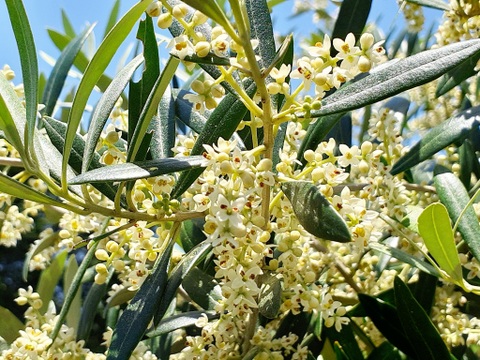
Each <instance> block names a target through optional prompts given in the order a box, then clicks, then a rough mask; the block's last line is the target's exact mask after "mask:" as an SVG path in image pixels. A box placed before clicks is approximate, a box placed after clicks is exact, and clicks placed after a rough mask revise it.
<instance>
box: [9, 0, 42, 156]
mask: <svg viewBox="0 0 480 360" xmlns="http://www.w3.org/2000/svg"><path fill="white" fill-rule="evenodd" d="M5 2H6V4H7V9H8V14H9V16H10V23H11V24H12V28H13V33H14V35H15V40H16V42H17V45H18V51H19V53H20V63H21V65H22V77H23V87H24V93H25V95H24V96H25V112H26V120H27V121H26V127H25V134H24V135H25V146H26V149H28V148H30V150H27V153H28V155H29V157H33V159H35V158H36V156H35V150H34V149H33V139H34V130H35V125H36V121H37V101H38V61H37V50H36V48H35V41H34V39H33V34H32V29H31V28H30V22H29V21H28V17H27V13H26V11H25V7H24V6H23V2H22V1H18V0H5Z"/></svg>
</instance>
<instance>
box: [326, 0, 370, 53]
mask: <svg viewBox="0 0 480 360" xmlns="http://www.w3.org/2000/svg"><path fill="white" fill-rule="evenodd" d="M371 6H372V0H344V1H343V2H342V6H341V7H340V12H339V13H338V17H337V21H336V22H335V27H334V28H333V33H332V39H334V38H340V39H345V37H346V36H347V34H348V33H353V35H355V39H357V40H358V39H359V38H360V35H361V34H362V32H363V29H364V28H365V24H366V23H367V19H368V15H369V14H370V8H371ZM332 51H334V47H332ZM335 51H336V50H335Z"/></svg>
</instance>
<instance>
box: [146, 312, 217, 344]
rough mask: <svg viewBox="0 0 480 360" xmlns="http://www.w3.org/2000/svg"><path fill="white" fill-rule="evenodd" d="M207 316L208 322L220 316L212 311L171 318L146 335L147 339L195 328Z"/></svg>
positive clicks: (186, 313) (183, 314)
mask: <svg viewBox="0 0 480 360" xmlns="http://www.w3.org/2000/svg"><path fill="white" fill-rule="evenodd" d="M205 315H206V316H207V318H208V320H212V319H217V318H218V317H219V316H220V315H218V314H216V313H214V312H210V311H188V312H184V313H181V314H178V315H173V316H170V317H168V318H166V319H164V320H162V321H160V322H159V323H158V325H157V326H156V327H155V330H152V331H150V332H148V333H147V334H146V336H147V337H149V338H152V337H155V336H160V335H163V334H167V333H169V332H172V331H174V330H178V329H181V328H185V327H188V326H193V325H195V323H196V322H197V321H198V319H201V318H202V317H204V316H205Z"/></svg>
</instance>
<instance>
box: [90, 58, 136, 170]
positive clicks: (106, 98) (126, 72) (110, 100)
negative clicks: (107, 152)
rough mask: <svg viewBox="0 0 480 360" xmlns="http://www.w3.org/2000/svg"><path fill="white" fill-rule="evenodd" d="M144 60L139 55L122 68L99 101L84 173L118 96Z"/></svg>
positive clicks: (93, 120)
mask: <svg viewBox="0 0 480 360" xmlns="http://www.w3.org/2000/svg"><path fill="white" fill-rule="evenodd" d="M142 62H143V55H142V54H140V55H137V56H136V57H135V58H134V59H133V60H132V61H130V62H129V63H128V64H127V65H126V66H125V67H124V68H122V70H120V71H119V72H118V74H117V75H116V76H115V78H114V79H113V80H112V82H111V83H110V85H109V86H108V88H107V89H106V90H105V92H104V93H103V95H102V97H101V98H100V100H99V101H98V104H97V106H96V107H95V111H94V112H93V115H92V121H91V122H90V126H89V128H88V133H87V139H86V140H85V150H84V153H83V160H82V173H83V172H86V171H87V170H88V169H89V168H90V163H91V161H92V159H93V156H94V154H95V148H96V146H97V142H98V139H99V138H100V135H101V133H102V130H103V128H104V126H105V124H106V122H107V120H108V118H109V116H110V113H111V112H112V110H113V107H114V106H115V103H116V102H117V100H118V98H119V97H120V95H121V94H122V92H123V89H125V86H127V84H128V82H129V81H130V79H131V78H132V76H133V73H134V72H135V70H136V69H137V68H138V67H139V66H140V64H141V63H142Z"/></svg>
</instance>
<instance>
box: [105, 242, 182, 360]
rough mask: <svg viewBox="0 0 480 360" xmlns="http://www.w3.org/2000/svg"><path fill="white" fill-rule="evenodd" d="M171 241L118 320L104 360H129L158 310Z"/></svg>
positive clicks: (165, 282) (168, 261)
mask: <svg viewBox="0 0 480 360" xmlns="http://www.w3.org/2000/svg"><path fill="white" fill-rule="evenodd" d="M173 244H174V242H173V241H170V244H169V245H168V247H167V248H166V249H165V251H164V252H163V254H161V255H160V256H159V257H158V259H157V262H156V263H155V266H154V268H153V270H152V272H151V273H150V275H149V276H148V277H147V278H146V279H145V281H144V283H143V284H142V286H141V287H140V289H139V290H138V292H137V293H136V294H135V296H134V297H133V299H132V301H130V303H129V304H128V306H127V308H126V309H125V310H124V311H123V313H122V315H121V316H120V318H119V319H118V322H117V325H116V327H115V330H114V332H113V336H112V342H111V345H110V348H109V350H108V354H107V360H111V359H129V358H130V355H131V354H132V352H133V350H134V349H135V347H136V346H137V344H138V343H139V342H140V340H141V339H142V337H143V334H145V331H146V329H147V327H148V325H149V324H150V322H151V320H152V318H153V315H154V313H155V311H156V310H157V308H158V306H159V304H160V301H161V299H162V294H163V292H164V290H165V286H166V284H167V271H168V264H169V263H170V256H171V253H172V249H173Z"/></svg>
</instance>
